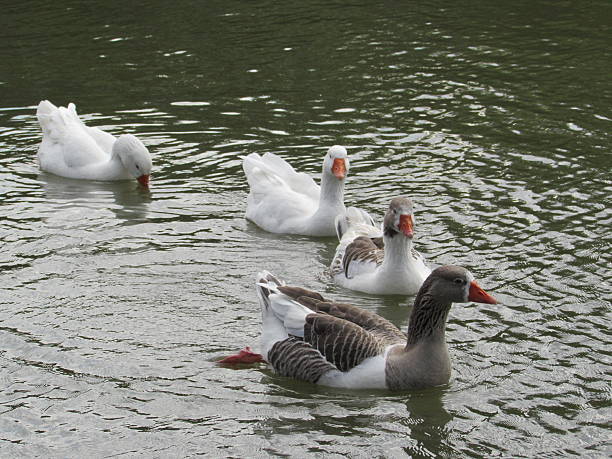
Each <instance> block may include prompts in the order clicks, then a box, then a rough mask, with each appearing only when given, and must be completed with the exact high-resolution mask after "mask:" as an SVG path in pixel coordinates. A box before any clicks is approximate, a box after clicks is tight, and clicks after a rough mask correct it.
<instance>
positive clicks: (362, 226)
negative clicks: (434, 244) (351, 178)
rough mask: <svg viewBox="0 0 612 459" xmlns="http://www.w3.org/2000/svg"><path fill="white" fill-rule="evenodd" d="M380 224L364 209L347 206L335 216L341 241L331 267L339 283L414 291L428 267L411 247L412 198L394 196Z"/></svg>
mask: <svg viewBox="0 0 612 459" xmlns="http://www.w3.org/2000/svg"><path fill="white" fill-rule="evenodd" d="M382 228H383V230H382V237H381V231H380V228H379V227H376V226H375V225H374V222H373V221H372V218H371V217H370V216H369V215H368V214H367V213H366V212H364V211H362V210H360V209H355V208H352V207H349V209H347V211H346V213H345V214H344V215H339V216H338V217H337V218H336V231H337V234H338V239H339V240H340V243H339V244H338V247H337V249H336V254H335V255H334V258H333V261H332V263H331V266H330V271H331V274H332V277H333V279H334V282H335V283H336V284H338V285H340V286H342V287H345V288H348V289H351V290H357V291H360V292H365V293H371V294H378V295H416V293H417V292H418V291H419V288H420V287H421V285H422V284H423V281H425V279H426V278H427V276H429V274H430V273H431V270H430V269H429V268H428V267H427V266H425V261H424V260H423V257H422V256H421V254H419V253H418V252H417V251H416V250H414V249H413V248H412V239H413V237H414V216H413V205H412V200H411V199H410V198H408V197H405V196H400V197H396V198H393V199H392V200H391V203H390V204H389V209H388V210H387V213H386V214H385V218H384V220H383V226H382Z"/></svg>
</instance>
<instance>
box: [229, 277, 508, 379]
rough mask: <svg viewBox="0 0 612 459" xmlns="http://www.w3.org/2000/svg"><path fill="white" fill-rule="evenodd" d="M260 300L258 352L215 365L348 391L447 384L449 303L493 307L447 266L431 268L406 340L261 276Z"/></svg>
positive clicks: (381, 322) (343, 307) (386, 326)
mask: <svg viewBox="0 0 612 459" xmlns="http://www.w3.org/2000/svg"><path fill="white" fill-rule="evenodd" d="M257 295H258V298H259V302H260V306H261V310H262V329H263V330H262V335H261V350H262V353H261V354H257V353H255V352H253V351H252V350H251V349H250V348H245V349H243V350H242V351H240V352H239V353H238V354H236V355H233V356H229V357H226V358H225V359H223V360H221V361H220V362H221V363H224V364H236V363H254V362H267V363H268V364H269V365H270V366H271V367H272V369H273V370H274V371H275V372H276V373H277V374H279V375H281V376H286V377H291V378H295V379H299V380H302V381H307V382H311V383H316V384H321V385H324V386H331V387H340V388H348V389H388V390H406V389H421V388H427V387H433V386H439V385H443V384H446V383H448V381H449V380H450V375H451V362H450V357H449V354H448V348H447V344H446V339H445V329H446V320H447V317H448V313H449V311H450V308H451V305H452V303H453V302H455V303H464V302H468V301H475V302H480V303H488V304H496V303H497V301H496V300H495V298H493V297H492V296H491V295H489V294H488V293H487V292H485V291H484V290H483V289H482V288H481V287H480V286H479V285H478V284H477V283H476V281H475V280H474V277H473V276H472V274H471V273H470V272H469V271H468V270H467V269H465V268H462V267H460V266H450V265H447V266H441V267H439V268H437V269H435V270H434V271H433V272H432V273H431V274H430V275H429V276H428V277H427V279H426V280H425V282H424V283H423V285H422V286H421V289H420V290H419V293H418V295H417V297H416V299H415V302H414V306H413V308H412V312H411V314H410V320H409V325H408V331H407V333H406V334H404V333H402V332H401V331H400V330H399V329H398V328H397V327H396V326H395V325H393V324H392V323H391V322H389V321H388V320H386V319H384V318H383V317H381V316H379V315H377V314H374V313H373V312H370V311H367V310H364V309H361V308H359V307H356V306H353V305H350V304H346V303H336V302H332V301H329V300H326V299H325V298H323V297H322V296H321V295H320V294H318V293H316V292H313V291H310V290H307V289H303V288H300V287H290V286H286V285H285V284H284V282H282V281H280V280H279V279H278V278H276V277H275V276H274V275H272V274H271V273H269V272H267V271H263V272H261V273H259V275H258V281H257Z"/></svg>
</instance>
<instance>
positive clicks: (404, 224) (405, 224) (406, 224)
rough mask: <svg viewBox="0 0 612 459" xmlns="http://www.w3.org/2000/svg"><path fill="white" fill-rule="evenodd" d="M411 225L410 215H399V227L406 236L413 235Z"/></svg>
mask: <svg viewBox="0 0 612 459" xmlns="http://www.w3.org/2000/svg"><path fill="white" fill-rule="evenodd" d="M413 225H414V223H413V222H412V215H400V222H399V229H400V231H401V232H402V233H404V234H405V235H406V237H409V238H412V237H413V236H414V226H413Z"/></svg>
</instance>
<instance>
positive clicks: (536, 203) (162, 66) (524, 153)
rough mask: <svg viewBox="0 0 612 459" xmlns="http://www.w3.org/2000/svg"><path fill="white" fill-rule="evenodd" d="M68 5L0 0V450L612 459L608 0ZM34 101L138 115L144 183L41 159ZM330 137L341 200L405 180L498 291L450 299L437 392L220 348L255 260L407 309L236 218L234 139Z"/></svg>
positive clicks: (120, 122)
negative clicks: (235, 364)
mask: <svg viewBox="0 0 612 459" xmlns="http://www.w3.org/2000/svg"><path fill="white" fill-rule="evenodd" d="M60 3H61V6H59V7H56V6H51V5H52V4H49V5H46V6H42V5H41V4H40V3H38V2H18V3H15V5H14V6H11V7H6V6H5V7H4V8H3V13H2V17H3V19H4V21H2V22H3V24H4V25H3V27H2V32H0V33H1V34H2V40H0V54H1V55H2V65H1V66H0V241H1V242H0V248H1V250H0V305H1V307H0V343H1V346H0V384H1V386H0V387H1V388H2V393H1V394H0V452H1V455H2V456H3V457H189V456H196V455H198V454H206V455H208V456H212V457H215V456H220V457H265V456H270V455H271V456H275V455H289V456H292V457H309V456H313V457H314V456H323V455H324V456H325V457H334V456H336V457H340V456H351V457H405V456H414V457H434V456H440V457H465V456H471V457H483V456H487V457H491V456H502V457H560V456H587V457H604V456H609V455H610V454H611V452H612V449H611V446H610V438H611V434H610V432H611V431H610V428H609V423H610V418H611V414H612V410H611V408H610V406H611V405H610V341H611V340H610V331H609V328H610V299H611V294H610V285H609V279H610V274H609V273H610V261H611V258H612V257H611V256H610V240H611V238H610V224H611V223H612V216H611V212H610V201H609V196H610V192H611V191H612V187H611V186H610V166H611V165H612V161H611V160H610V151H609V150H610V127H611V118H612V115H611V114H610V106H612V85H611V84H610V81H611V80H610V71H611V70H612V62H611V59H610V54H609V44H610V39H611V38H612V37H611V34H610V30H611V29H610V20H609V18H610V17H611V14H612V5H611V4H610V3H609V2H606V1H603V0H602V1H593V2H555V1H542V0H536V1H530V2H526V1H519V2H511V3H508V2H488V3H487V4H486V5H485V4H482V5H479V6H478V5H475V4H473V2H455V3H453V4H452V5H450V4H447V2H428V4H427V5H423V4H412V3H409V2H404V3H403V4H397V3H390V4H389V3H385V4H381V5H372V4H371V3H373V2H353V3H351V4H350V5H346V4H344V2H329V1H327V2H317V1H307V2H300V3H299V5H297V6H287V5H285V4H283V3H277V2H263V3H262V2H240V3H239V2H205V3H202V2H179V3H177V4H172V3H167V2H158V1H148V2H127V3H125V5H124V6H119V5H115V6H113V7H104V8H102V7H99V6H94V5H93V4H91V5H89V4H88V3H86V2H84V3H81V2H76V1H74V2H72V1H68V2H60ZM41 99H50V100H51V101H53V102H54V103H56V104H62V105H65V104H67V103H68V102H70V101H72V102H75V103H76V104H77V109H78V110H79V112H80V113H81V114H82V116H83V118H84V119H85V120H86V121H87V122H88V123H89V124H91V125H95V126H100V127H104V128H107V129H108V130H110V131H111V132H113V133H115V134H118V133H126V132H133V133H137V134H138V135H139V137H140V138H141V139H143V141H144V142H145V144H146V145H147V146H148V147H149V148H150V150H151V151H152V154H153V157H154V164H155V173H154V177H153V181H152V187H151V190H150V192H144V191H142V190H140V189H138V187H137V184H136V183H135V182H134V183H119V184H105V183H85V182H81V181H73V180H66V179H61V178H58V177H54V176H50V175H46V174H39V172H38V169H37V166H36V163H35V154H36V149H37V144H38V142H39V141H40V137H41V133H40V129H39V127H38V124H37V122H36V119H35V107H36V105H37V103H38V102H39V101H40V100H41ZM334 143H340V144H343V145H345V146H346V147H347V149H348V150H349V154H350V155H351V172H350V177H349V180H348V183H347V193H346V201H347V203H350V204H356V205H359V206H361V207H363V208H365V209H367V210H368V211H369V212H371V213H372V214H373V215H376V216H378V217H379V218H380V217H381V215H382V214H383V212H384V209H385V207H386V206H387V205H388V201H389V200H390V198H391V197H393V196H395V195H399V194H408V195H410V196H412V197H413V199H414V200H415V202H416V205H417V212H418V213H417V226H416V232H417V240H416V245H417V247H418V249H419V250H420V251H421V252H422V253H423V254H424V256H425V257H426V259H427V260H428V263H429V265H430V266H432V267H433V266H437V265H441V264H446V263H457V264H461V265H463V266H466V267H468V268H469V269H471V270H472V271H473V272H474V273H475V275H476V276H477V277H478V279H479V280H480V282H481V285H483V287H485V288H486V289H487V290H488V291H490V292H491V293H493V294H494V295H495V296H496V297H497V298H498V299H500V300H501V302H502V303H501V304H499V305H495V306H492V305H481V304H466V305H456V306H455V307H454V308H453V310H452V311H451V315H450V320H449V324H448V335H447V336H448V341H449V344H450V349H451V355H452V358H453V377H452V380H451V382H450V383H449V384H448V385H447V386H444V387H440V388H435V389H430V390H426V391H418V392H407V393H397V394H396V393H386V392H375V391H373V392H368V391H365V392H357V393H356V392H349V391H338V390H332V389H328V388H321V387H313V386H311V385H308V384H303V383H299V382H293V381H289V380H286V379H284V378H280V377H276V376H274V375H273V374H271V373H270V372H269V371H267V370H266V369H264V368H262V367H259V368H241V369H231V368H222V367H219V366H216V365H215V363H214V361H215V360H216V359H218V358H219V357H221V356H223V355H227V354H228V353H230V352H232V351H235V350H236V349H238V348H240V347H242V346H243V345H246V344H256V343H257V337H258V333H259V325H260V323H259V311H258V306H257V302H256V297H255V294H254V290H253V280H254V277H255V274H256V272H257V271H258V270H261V269H268V270H271V271H273V272H275V273H277V274H279V275H281V276H282V277H284V278H285V279H286V280H287V281H289V282H291V283H295V284H299V285H304V286H307V287H310V288H313V289H316V290H319V291H321V292H323V293H325V294H326V295H327V296H330V297H333V298H338V299H340V298H344V299H348V300H351V301H353V302H354V303H356V304H359V305H361V306H363V307H366V308H369V309H371V310H373V311H376V312H378V313H379V314H382V315H384V316H385V317H387V318H389V319H390V320H392V321H393V322H394V323H396V324H397V325H399V326H402V327H405V326H406V324H407V314H408V311H409V309H408V307H407V306H406V304H407V303H409V302H410V299H408V300H407V299H405V298H401V297H392V298H381V297H375V296H368V295H362V294H359V293H356V292H350V291H346V290H343V289H341V288H339V287H335V286H334V285H332V284H330V282H329V280H328V278H327V277H326V275H325V272H324V271H325V269H326V267H327V266H328V264H329V262H330V260H331V257H332V254H333V251H334V248H335V241H334V240H333V239H331V238H329V239H311V238H306V237H292V236H276V235H270V234H267V233H265V232H262V231H261V230H259V229H258V228H257V227H255V226H254V225H252V224H250V223H248V222H246V221H245V220H244V218H243V213H244V209H245V201H246V194H247V186H246V183H245V180H244V176H243V174H242V170H241V157H242V156H244V155H246V154H249V153H251V152H259V153H263V152H267V151H272V152H276V153H279V154H280V155H281V156H283V157H285V158H287V159H290V160H291V162H292V163H293V164H294V165H295V166H296V167H298V168H299V169H300V170H304V171H308V172H311V173H313V174H318V173H319V170H320V164H321V157H322V155H323V153H324V152H325V150H326V149H327V148H328V147H329V146H330V145H332V144H334Z"/></svg>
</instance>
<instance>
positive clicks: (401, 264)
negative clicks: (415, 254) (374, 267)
mask: <svg viewBox="0 0 612 459" xmlns="http://www.w3.org/2000/svg"><path fill="white" fill-rule="evenodd" d="M383 239H384V242H385V258H384V260H383V262H382V265H381V266H380V270H381V271H391V272H398V271H403V270H404V269H406V266H407V265H408V264H410V263H411V260H412V254H411V253H410V252H411V250H412V239H411V238H407V237H405V236H404V235H403V234H402V233H396V234H395V235H394V236H389V235H387V234H385V235H384V237H383Z"/></svg>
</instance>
